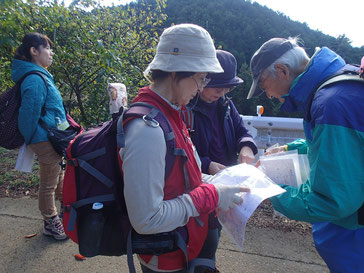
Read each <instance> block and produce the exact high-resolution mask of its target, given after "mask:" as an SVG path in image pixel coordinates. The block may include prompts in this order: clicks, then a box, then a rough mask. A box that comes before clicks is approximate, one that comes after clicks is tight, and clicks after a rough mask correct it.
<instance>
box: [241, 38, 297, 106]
mask: <svg viewBox="0 0 364 273" xmlns="http://www.w3.org/2000/svg"><path fill="white" fill-rule="evenodd" d="M295 46H297V45H295V44H292V43H291V42H290V41H289V40H287V39H284V38H272V39H270V40H269V41H267V42H265V43H264V44H263V45H262V46H261V47H260V48H259V49H258V50H257V51H256V52H255V53H254V55H253V57H252V59H251V61H250V71H251V74H252V76H253V84H252V86H251V87H250V91H249V94H248V97H247V99H250V98H252V97H253V96H256V95H259V94H261V93H262V90H261V89H260V88H259V86H258V82H259V78H260V76H261V74H262V72H263V70H264V69H266V68H267V67H269V66H270V65H271V64H272V63H274V62H275V61H276V60H277V59H278V58H280V57H281V56H282V55H283V54H284V53H286V52H287V51H289V50H291V49H292V48H293V47H295Z"/></svg>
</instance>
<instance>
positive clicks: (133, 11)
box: [0, 0, 364, 126]
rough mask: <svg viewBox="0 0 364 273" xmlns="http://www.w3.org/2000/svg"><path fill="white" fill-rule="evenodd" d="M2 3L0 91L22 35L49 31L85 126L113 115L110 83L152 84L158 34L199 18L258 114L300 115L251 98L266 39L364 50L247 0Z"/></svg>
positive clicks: (238, 98)
mask: <svg viewBox="0 0 364 273" xmlns="http://www.w3.org/2000/svg"><path fill="white" fill-rule="evenodd" d="M0 1H1V2H0V3H1V6H0V22H1V24H0V81H1V83H2V86H3V88H2V90H0V92H2V91H3V90H5V88H6V87H7V86H10V85H12V82H11V79H10V65H11V60H12V56H13V54H14V51H15V49H16V47H17V46H18V45H19V44H20V42H21V39H22V37H23V36H24V34H26V33H28V32H30V31H38V32H41V33H44V34H46V35H48V36H49V37H50V38H51V39H52V40H53V41H54V43H55V46H54V52H55V53H56V55H55V57H54V60H55V61H54V64H53V65H52V66H51V67H50V68H49V70H50V72H51V73H52V74H53V75H54V78H55V81H56V84H57V86H58V87H59V89H60V91H61V93H62V96H63V98H64V101H65V103H66V106H67V107H68V109H70V110H71V114H72V115H73V116H74V117H75V118H76V120H78V121H81V122H82V123H83V125H85V126H89V125H93V124H98V123H99V122H100V121H104V120H106V119H108V118H109V115H108V95H107V93H106V86H107V83H109V82H123V83H124V84H125V85H126V86H127V89H128V93H129V95H130V96H131V97H133V96H135V94H136V92H137V91H138V89H139V88H140V87H142V86H144V85H146V84H147V82H146V81H145V79H144V78H143V76H142V73H141V72H142V71H143V70H144V69H145V68H146V67H147V65H148V64H149V63H150V61H151V60H152V57H153V55H154V52H155V48H156V45H157V42H158V37H159V35H160V34H161V33H162V31H163V29H164V28H165V27H169V26H170V25H172V24H177V23H195V24H198V25H200V26H202V27H204V28H206V29H207V30H208V31H209V32H210V34H211V36H212V37H213V38H214V41H215V45H216V47H218V48H221V49H225V50H228V51H230V52H231V53H233V54H234V56H235V57H236V58H237V60H238V68H239V69H238V74H239V76H240V77H241V78H242V79H243V80H244V81H245V84H243V85H242V86H239V87H238V88H236V89H234V90H233V91H232V92H231V93H230V94H229V95H230V96H232V98H233V100H234V102H235V104H236V106H237V108H238V110H239V112H240V113H242V114H248V115H255V114H256V105H258V104H260V105H263V106H264V108H265V115H270V116H290V117H298V116H300V114H298V113H293V114H292V113H290V114H287V113H284V112H281V111H280V109H279V105H280V104H279V102H278V101H275V100H273V101H272V100H269V99H268V98H266V96H264V95H262V96H260V97H257V98H253V99H251V100H246V96H247V94H248V91H249V87H250V85H251V82H252V79H251V76H250V72H249V62H250V59H251V57H252V55H253V53H254V52H255V50H257V49H258V48H259V47H260V46H261V45H262V44H263V43H264V42H265V41H267V40H268V39H270V38H272V37H289V36H291V37H294V36H299V37H300V38H301V39H302V40H303V41H304V44H303V46H304V47H305V49H306V50H307V52H308V54H309V55H312V54H313V52H314V49H315V47H317V46H319V47H322V46H327V47H329V48H331V49H332V50H334V51H335V52H337V53H338V54H340V55H341V56H342V57H343V58H344V59H345V60H346V61H347V62H348V63H358V62H359V61H360V59H361V56H363V55H364V47H361V48H354V47H352V46H351V44H350V43H351V42H350V40H349V39H348V38H347V37H346V36H345V35H344V34H343V35H341V36H339V37H336V38H335V37H331V36H329V35H325V34H323V33H322V32H320V31H315V30H312V29H310V28H309V27H308V26H307V24H305V23H299V22H295V21H292V20H291V19H290V18H289V17H287V16H286V15H284V14H282V13H279V12H275V11H273V10H271V9H269V8H267V7H263V6H261V5H259V4H258V3H256V2H254V3H252V2H251V1H249V0H137V1H135V2H131V3H130V4H128V5H124V6H112V7H101V6H99V4H98V3H99V2H100V1H98V0H74V1H73V2H72V4H71V5H70V6H69V7H66V6H65V5H64V4H63V2H61V1H60V0H0Z"/></svg>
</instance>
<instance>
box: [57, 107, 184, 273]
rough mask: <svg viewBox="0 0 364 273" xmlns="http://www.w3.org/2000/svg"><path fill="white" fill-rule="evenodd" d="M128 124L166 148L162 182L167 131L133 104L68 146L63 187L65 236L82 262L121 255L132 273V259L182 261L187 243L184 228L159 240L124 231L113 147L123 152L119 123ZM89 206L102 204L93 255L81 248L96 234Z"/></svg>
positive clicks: (153, 113) (171, 151) (156, 116)
mask: <svg viewBox="0 0 364 273" xmlns="http://www.w3.org/2000/svg"><path fill="white" fill-rule="evenodd" d="M134 118H142V119H143V120H144V121H145V122H146V123H149V124H151V126H160V127H161V128H162V130H163V132H164V134H165V139H166V146H167V154H166V170H165V175H166V178H167V177H168V176H169V174H170V173H171V171H172V168H173V166H174V162H175V157H176V152H175V146H174V143H175V142H174V136H173V132H172V129H171V126H170V124H169V122H168V120H167V119H166V118H165V117H164V115H163V114H162V113H161V112H160V111H159V110H158V109H156V108H155V107H153V106H151V105H148V104H142V103H137V104H132V105H131V107H130V109H129V110H127V111H125V112H124V111H123V109H121V110H120V111H119V115H114V119H113V120H111V121H108V122H105V123H103V124H102V125H101V126H99V127H96V128H92V129H90V130H88V131H86V132H85V133H83V134H81V135H80V136H78V137H76V139H74V140H72V141H71V144H70V146H69V147H68V148H67V151H66V153H67V168H66V175H65V179H64V187H63V189H64V191H63V203H64V224H65V227H66V233H67V234H68V235H69V237H70V238H71V239H72V240H73V241H75V242H76V243H78V244H79V250H80V253H81V254H82V255H84V256H86V257H92V256H95V255H106V256H120V255H124V254H127V255H128V265H129V269H130V272H135V269H134V265H133V260H132V254H133V253H140V254H149V255H161V254H163V253H165V252H175V250H177V249H178V248H182V249H184V252H185V255H187V248H186V241H188V240H189V239H190V237H187V232H186V228H185V227H182V228H178V229H176V230H174V231H171V232H163V233H160V234H153V235H140V234H137V233H136V232H135V231H134V230H133V229H132V227H131V225H130V222H129V219H128V215H127V210H126V205H125V201H124V196H123V176H122V173H121V167H120V166H121V161H119V159H118V158H119V157H118V146H119V147H124V136H123V134H124V132H123V123H127V122H128V121H130V120H131V119H134ZM115 182H118V183H115ZM95 202H100V203H103V209H102V214H101V218H98V219H101V220H99V221H96V223H99V224H100V222H101V223H102V222H103V223H104V224H103V225H101V229H102V231H101V232H98V234H101V235H102V237H101V239H100V241H99V242H96V244H99V245H100V247H99V249H93V248H91V249H90V247H89V248H87V244H88V243H89V241H90V240H93V239H96V238H94V237H95V236H94V234H96V233H97V232H95V231H94V232H92V231H93V229H92V228H91V229H90V225H92V224H91V222H92V217H91V218H90V215H91V214H92V204H93V203H95ZM98 217H100V215H99V216H98ZM90 219H91V220H90ZM76 220H77V221H76ZM96 228H100V225H97V227H95V229H96ZM90 230H91V234H90ZM186 259H187V256H186Z"/></svg>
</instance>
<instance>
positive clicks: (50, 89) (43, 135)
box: [11, 59, 66, 145]
mask: <svg viewBox="0 0 364 273" xmlns="http://www.w3.org/2000/svg"><path fill="white" fill-rule="evenodd" d="M34 70H35V71H39V72H41V73H42V74H43V75H44V76H45V79H46V80H47V85H45V84H44V81H43V80H42V79H41V78H40V77H39V76H38V75H29V76H28V77H27V78H26V79H25V80H24V81H23V83H22V85H21V99H22V104H21V106H20V108H19V118H18V128H19V131H20V133H21V134H22V135H23V137H24V142H25V143H26V144H27V145H28V144H33V143H38V142H42V141H49V139H48V137H47V132H46V131H45V130H44V129H43V128H42V126H41V125H40V124H39V119H40V118H42V120H43V121H44V122H45V123H46V124H47V126H48V127H49V128H55V127H57V124H56V118H57V117H58V118H59V119H60V120H62V121H64V120H66V112H65V110H64V107H63V101H62V97H61V94H60V92H59V91H58V89H57V87H56V86H55V84H54V82H53V77H52V75H51V74H50V73H49V72H48V71H47V70H46V69H44V68H43V67H40V66H39V65H36V64H34V63H31V62H27V61H22V60H18V59H14V60H13V62H12V75H11V77H12V79H13V81H14V82H18V81H19V80H20V79H21V77H22V76H23V75H25V74H26V73H27V72H29V71H34ZM44 105H45V114H44V115H42V112H41V109H42V107H43V106H44Z"/></svg>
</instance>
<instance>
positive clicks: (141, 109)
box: [117, 102, 176, 178]
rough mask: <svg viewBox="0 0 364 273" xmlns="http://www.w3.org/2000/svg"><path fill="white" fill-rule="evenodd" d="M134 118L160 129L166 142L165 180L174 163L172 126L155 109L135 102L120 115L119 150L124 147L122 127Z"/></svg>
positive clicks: (118, 128) (149, 105) (118, 126)
mask: <svg viewBox="0 0 364 273" xmlns="http://www.w3.org/2000/svg"><path fill="white" fill-rule="evenodd" d="M134 118H142V119H143V120H144V122H145V123H146V124H147V125H149V126H152V127H161V129H162V130H163V133H164V139H165V141H166V146H167V153H166V170H165V178H167V177H168V176H169V174H170V173H171V171H172V168H173V165H174V161H175V156H176V155H175V153H174V150H175V136H174V132H173V130H172V126H171V124H170V123H169V121H168V119H167V117H166V116H165V115H164V114H163V113H162V112H161V111H160V110H159V109H158V108H156V107H154V106H153V105H151V104H148V103H145V102H137V103H133V104H131V105H130V108H129V109H127V110H125V111H124V112H123V113H122V115H120V117H119V120H118V124H117V144H118V147H119V148H122V147H125V135H124V126H125V125H126V123H128V122H129V121H130V120H132V119H134Z"/></svg>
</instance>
